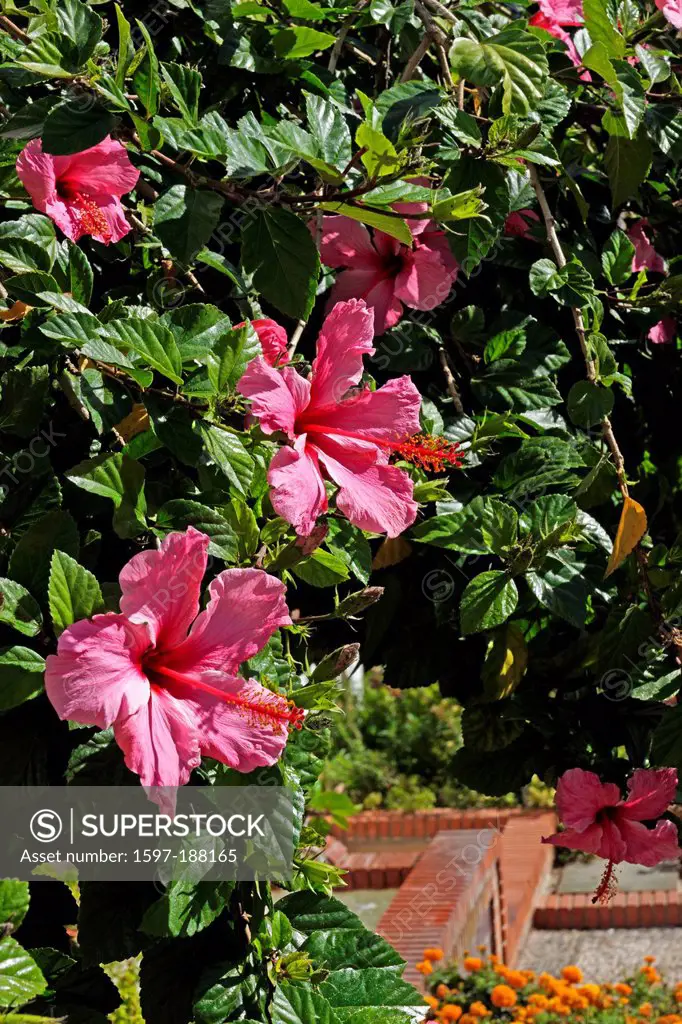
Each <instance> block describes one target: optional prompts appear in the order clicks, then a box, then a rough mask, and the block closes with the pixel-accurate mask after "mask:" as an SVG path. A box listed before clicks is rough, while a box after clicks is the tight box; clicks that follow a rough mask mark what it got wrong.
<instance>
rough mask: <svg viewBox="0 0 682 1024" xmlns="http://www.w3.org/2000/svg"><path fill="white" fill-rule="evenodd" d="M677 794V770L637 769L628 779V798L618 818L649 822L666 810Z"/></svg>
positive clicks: (620, 809) (619, 811)
mask: <svg viewBox="0 0 682 1024" xmlns="http://www.w3.org/2000/svg"><path fill="white" fill-rule="evenodd" d="M676 792H677V769H675V768H637V770H636V771H635V772H633V774H632V776H631V777H630V778H629V779H628V798H627V800H626V801H625V803H624V804H623V805H622V806H621V807H620V808H619V810H618V813H619V817H620V816H622V817H625V818H631V819H633V820H634V821H650V820H653V819H654V818H659V817H660V816H661V814H663V813H664V812H665V811H667V810H668V807H669V806H670V804H671V803H672V802H673V800H674V799H675V793H676Z"/></svg>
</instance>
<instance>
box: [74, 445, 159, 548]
mask: <svg viewBox="0 0 682 1024" xmlns="http://www.w3.org/2000/svg"><path fill="white" fill-rule="evenodd" d="M65 475H66V477H67V479H68V480H70V481H71V483H73V484H75V485H76V487H82V488H83V490H85V491H89V492H90V494H98V495H99V496H100V497H102V498H109V499H110V500H111V501H113V503H114V509H115V512H114V519H113V527H114V531H115V533H117V534H118V536H119V537H122V538H124V539H126V538H129V537H137V536H138V535H139V534H140V533H142V532H143V531H144V530H146V528H147V523H146V520H145V512H146V507H147V506H146V501H145V496H144V467H143V466H142V465H141V463H139V462H136V461H135V459H130V458H128V456H127V455H124V454H123V452H115V453H114V454H111V455H110V454H107V453H103V454H102V455H96V456H95V458H94V459H86V460H85V461H84V462H79V463H78V465H77V466H74V467H73V468H72V469H69V470H67V472H66V474H65Z"/></svg>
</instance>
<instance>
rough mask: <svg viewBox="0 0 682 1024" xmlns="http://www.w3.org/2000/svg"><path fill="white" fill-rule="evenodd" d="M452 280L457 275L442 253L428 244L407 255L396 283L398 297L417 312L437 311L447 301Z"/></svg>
mask: <svg viewBox="0 0 682 1024" xmlns="http://www.w3.org/2000/svg"><path fill="white" fill-rule="evenodd" d="M456 274H457V271H456V270H455V271H454V276H456ZM452 281H453V272H452V271H451V270H448V268H447V267H446V265H445V263H444V262H443V259H442V257H441V255H440V253H439V252H436V251H435V250H434V249H430V248H428V247H427V246H425V245H424V246H420V248H418V249H415V250H414V252H408V253H406V255H405V258H404V260H403V268H402V270H401V271H400V273H399V274H398V276H397V278H396V281H395V295H396V298H398V299H400V300H401V301H402V302H404V303H405V305H406V306H411V307H412V308H413V309H425V310H428V309H435V307H436V306H440V304H441V303H442V302H445V300H446V299H447V297H448V295H449V294H450V289H451V287H452Z"/></svg>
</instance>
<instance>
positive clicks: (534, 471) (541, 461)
mask: <svg viewBox="0 0 682 1024" xmlns="http://www.w3.org/2000/svg"><path fill="white" fill-rule="evenodd" d="M584 465H585V462H584V460H583V458H582V455H581V454H580V452H579V451H578V449H577V447H576V445H575V443H574V442H573V441H571V442H569V441H564V440H562V439H561V438H558V437H534V438H530V439H529V440H528V441H524V442H523V444H522V445H521V447H520V448H519V450H518V451H516V452H512V453H511V454H510V455H506V456H505V457H504V458H503V459H502V461H501V462H500V464H499V466H498V468H497V470H496V472H495V476H494V477H493V480H494V483H495V486H496V487H499V488H500V489H501V490H503V491H506V493H507V497H508V498H509V499H510V500H512V501H514V500H518V499H519V498H520V497H522V496H524V495H528V494H537V493H538V492H540V491H546V490H547V489H548V488H549V487H570V486H573V485H575V484H577V483H578V482H579V480H580V477H579V476H577V474H576V473H575V472H574V470H576V469H580V468H582V467H584Z"/></svg>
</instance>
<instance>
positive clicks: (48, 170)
mask: <svg viewBox="0 0 682 1024" xmlns="http://www.w3.org/2000/svg"><path fill="white" fill-rule="evenodd" d="M16 170H17V174H18V176H19V179H20V181H21V183H22V184H23V186H24V188H25V189H26V191H27V192H28V194H29V195H30V197H31V199H32V200H33V205H34V206H35V208H36V210H40V211H41V212H42V213H45V212H46V209H45V208H46V205H47V203H48V202H49V201H50V200H51V199H52V198H54V196H55V192H56V185H57V179H56V175H55V167H54V157H53V156H51V155H50V154H49V153H43V145H42V142H41V141H40V139H31V141H30V142H29V143H28V144H27V145H26V146H24V148H23V149H22V151H21V153H20V154H19V157H18V159H17V167H16ZM59 226H60V227H61V225H59Z"/></svg>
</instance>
